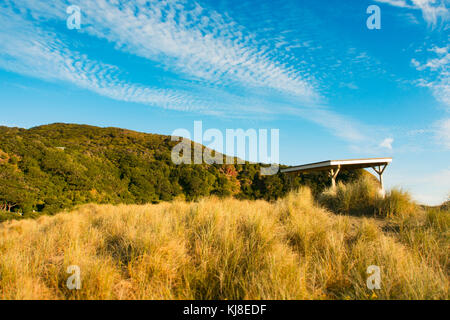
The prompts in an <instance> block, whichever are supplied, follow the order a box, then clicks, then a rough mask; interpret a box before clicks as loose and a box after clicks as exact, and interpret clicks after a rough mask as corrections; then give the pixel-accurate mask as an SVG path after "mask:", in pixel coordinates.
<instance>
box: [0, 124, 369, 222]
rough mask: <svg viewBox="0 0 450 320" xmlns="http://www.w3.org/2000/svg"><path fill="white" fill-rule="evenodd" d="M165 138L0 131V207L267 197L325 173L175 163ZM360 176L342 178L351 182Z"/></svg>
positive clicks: (318, 184)
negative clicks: (299, 173)
mask: <svg viewBox="0 0 450 320" xmlns="http://www.w3.org/2000/svg"><path fill="white" fill-rule="evenodd" d="M176 144H177V142H172V141H171V140H170V136H164V135H157V134H145V133H139V132H134V131H130V130H124V129H118V128H99V127H93V126H87V125H75V124H52V125H45V126H40V127H35V128H31V129H20V128H9V127H0V210H7V211H15V212H21V213H25V215H27V214H29V213H30V212H33V211H36V212H38V213H39V212H46V213H54V212H57V211H60V210H61V209H64V208H70V207H72V206H74V205H77V204H83V203H90V202H94V203H112V204H116V203H127V204H131V203H137V204H141V203H149V202H159V201H166V200H172V199H174V198H183V199H186V200H194V199H196V198H198V197H202V196H207V195H217V196H220V197H222V196H235V197H237V198H245V199H260V198H262V199H267V200H272V199H276V198H277V197H280V196H283V195H284V194H286V193H287V192H288V191H289V190H290V189H292V188H296V187H298V186H299V185H301V184H307V185H310V186H311V187H312V189H313V190H314V191H316V192H318V191H320V190H321V189H323V188H324V187H325V186H327V185H328V177H327V176H326V175H325V174H314V175H305V176H299V177H288V176H286V175H284V174H280V173H279V174H277V175H273V176H261V175H260V166H259V165H258V164H249V163H246V164H243V165H219V164H214V165H207V164H202V165H175V164H173V163H172V161H171V149H172V147H173V146H174V145H176ZM360 174H361V173H360V172H354V173H343V174H341V175H340V178H341V179H342V180H352V179H354V178H356V177H357V176H358V175H360Z"/></svg>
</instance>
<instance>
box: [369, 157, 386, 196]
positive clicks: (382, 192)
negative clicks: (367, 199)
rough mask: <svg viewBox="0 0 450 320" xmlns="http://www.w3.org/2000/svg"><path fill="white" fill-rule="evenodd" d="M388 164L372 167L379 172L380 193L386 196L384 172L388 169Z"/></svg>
mask: <svg viewBox="0 0 450 320" xmlns="http://www.w3.org/2000/svg"><path fill="white" fill-rule="evenodd" d="M386 167H387V164H385V165H383V166H378V168H377V167H372V169H373V170H374V171H375V172H376V173H378V177H379V180H380V195H381V196H382V197H383V198H384V196H385V195H386V191H385V190H384V185H383V172H384V170H386Z"/></svg>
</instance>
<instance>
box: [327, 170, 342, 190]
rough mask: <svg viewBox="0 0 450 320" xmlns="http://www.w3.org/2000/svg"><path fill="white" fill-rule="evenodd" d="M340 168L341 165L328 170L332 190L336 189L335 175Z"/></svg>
mask: <svg viewBox="0 0 450 320" xmlns="http://www.w3.org/2000/svg"><path fill="white" fill-rule="evenodd" d="M340 170H341V166H338V167H337V168H336V170H334V169H331V170H330V177H331V188H332V189H333V190H334V189H336V177H337V175H338V173H339V171H340Z"/></svg>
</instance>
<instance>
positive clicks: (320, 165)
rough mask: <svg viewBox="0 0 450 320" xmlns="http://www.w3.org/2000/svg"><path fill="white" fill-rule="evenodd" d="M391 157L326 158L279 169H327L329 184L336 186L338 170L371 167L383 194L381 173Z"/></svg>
mask: <svg viewBox="0 0 450 320" xmlns="http://www.w3.org/2000/svg"><path fill="white" fill-rule="evenodd" d="M391 162H392V158H369V159H349V160H327V161H322V162H315V163H309V164H303V165H299V166H294V167H289V168H286V169H281V172H284V173H308V172H314V171H328V172H329V175H330V178H331V186H332V187H333V188H335V187H336V177H337V175H338V173H339V171H340V170H353V169H363V168H372V169H373V170H374V171H375V172H376V173H377V174H378V177H379V181H380V193H381V194H382V195H384V186H383V173H384V170H385V169H386V167H387V166H388V164H389V163H391Z"/></svg>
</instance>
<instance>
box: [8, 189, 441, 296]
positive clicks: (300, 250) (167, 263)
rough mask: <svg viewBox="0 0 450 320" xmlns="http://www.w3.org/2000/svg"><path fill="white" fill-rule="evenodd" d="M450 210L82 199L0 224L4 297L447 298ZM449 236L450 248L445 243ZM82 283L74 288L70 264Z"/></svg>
mask: <svg viewBox="0 0 450 320" xmlns="http://www.w3.org/2000/svg"><path fill="white" fill-rule="evenodd" d="M448 230H449V221H448V214H447V216H446V215H444V214H443V213H441V212H430V213H421V216H420V218H418V219H415V220H414V219H411V218H406V217H404V216H402V220H401V221H400V220H399V219H397V220H393V219H387V220H386V221H385V223H384V224H380V223H379V221H376V220H374V219H371V218H355V217H350V216H339V215H335V214H332V213H330V212H327V211H326V210H324V209H322V208H320V207H318V206H316V205H315V201H314V199H313V197H312V195H311V192H310V190H309V189H306V188H302V189H300V190H299V191H298V192H293V193H290V194H289V195H288V196H287V197H286V198H284V199H280V200H278V201H276V202H266V201H262V200H259V201H240V200H236V199H218V198H207V199H203V200H200V201H199V202H196V203H187V202H182V201H175V202H172V203H160V204H157V205H141V206H137V205H128V206H126V205H120V206H111V205H86V206H83V207H81V208H79V209H78V210H76V211H74V212H71V213H62V214H58V215H55V216H52V217H49V216H44V217H40V218H38V219H36V220H22V221H9V222H5V223H2V224H0V256H1V259H0V275H1V277H0V299H369V298H371V297H373V296H374V295H373V294H374V292H373V291H371V290H369V289H368V288H367V286H366V279H367V277H368V275H367V273H366V271H367V267H368V266H370V265H377V266H380V268H381V270H382V274H381V289H380V290H375V293H376V296H377V297H378V298H382V299H448V286H449V281H448V279H449V278H448V273H447V270H448V261H447V260H448V259H447V258H448V257H447V253H448ZM445 246H447V247H445ZM70 265H77V266H79V267H80V269H81V280H82V287H81V289H80V290H69V289H68V288H67V287H66V281H67V278H68V277H69V276H70V275H69V274H67V273H66V270H67V267H68V266H70Z"/></svg>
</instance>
